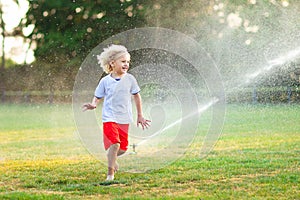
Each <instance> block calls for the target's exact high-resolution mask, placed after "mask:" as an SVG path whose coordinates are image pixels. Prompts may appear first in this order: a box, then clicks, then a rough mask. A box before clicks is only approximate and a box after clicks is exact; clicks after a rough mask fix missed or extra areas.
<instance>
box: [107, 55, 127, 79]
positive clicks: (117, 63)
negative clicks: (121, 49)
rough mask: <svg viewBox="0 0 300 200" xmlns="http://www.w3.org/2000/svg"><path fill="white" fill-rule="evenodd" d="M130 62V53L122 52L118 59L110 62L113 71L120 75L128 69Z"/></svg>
mask: <svg viewBox="0 0 300 200" xmlns="http://www.w3.org/2000/svg"><path fill="white" fill-rule="evenodd" d="M129 63H130V55H129V54H124V55H123V56H121V57H119V58H118V59H116V60H114V61H113V62H112V64H111V65H112V68H113V72H114V73H116V74H118V75H122V74H125V73H126V72H127V71H128V69H129Z"/></svg>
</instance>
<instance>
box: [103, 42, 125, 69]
mask: <svg viewBox="0 0 300 200" xmlns="http://www.w3.org/2000/svg"><path fill="white" fill-rule="evenodd" d="M124 54H129V53H128V51H127V48H126V47H124V46H122V45H116V44H112V45H110V46H108V47H107V48H104V49H103V52H102V53H101V54H100V55H97V60H98V64H100V66H101V67H102V68H103V70H104V71H105V72H106V73H111V72H112V71H113V68H112V66H111V65H110V62H112V61H114V60H116V59H118V58H119V57H121V56H122V55H124Z"/></svg>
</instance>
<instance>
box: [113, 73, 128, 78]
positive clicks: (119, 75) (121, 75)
mask: <svg viewBox="0 0 300 200" xmlns="http://www.w3.org/2000/svg"><path fill="white" fill-rule="evenodd" d="M124 75H125V73H124V74H118V73H116V72H112V73H111V77H113V78H114V79H119V78H122V77H123V76H124Z"/></svg>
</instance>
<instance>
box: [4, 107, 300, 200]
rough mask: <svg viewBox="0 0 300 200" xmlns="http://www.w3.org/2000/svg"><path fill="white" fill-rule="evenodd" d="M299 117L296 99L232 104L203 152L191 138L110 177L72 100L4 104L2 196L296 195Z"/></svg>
mask: <svg viewBox="0 0 300 200" xmlns="http://www.w3.org/2000/svg"><path fill="white" fill-rule="evenodd" d="M299 116H300V106H299V105H256V106H253V105H229V106H227V113H226V119H225V125H224V130H223V135H222V136H221V138H220V139H219V141H218V142H217V144H216V146H215V148H214V150H213V151H212V152H211V153H210V154H209V155H207V156H206V157H205V158H204V159H199V147H201V142H200V140H199V141H198V140H195V143H194V144H193V145H192V149H190V150H189V152H188V154H187V155H186V156H184V157H182V158H181V159H179V160H177V161H176V162H174V163H172V164H171V165H169V166H167V167H165V168H162V169H160V170H155V171H151V172H149V173H136V174H135V173H127V172H122V171H121V172H118V173H117V175H116V181H114V182H112V183H110V184H108V183H106V182H104V180H105V173H106V167H105V165H104V164H102V163H101V162H100V161H98V160H96V159H94V158H93V157H92V156H91V155H89V154H88V153H87V151H86V150H85V149H84V148H83V147H82V145H81V143H80V141H79V139H78V138H76V135H75V134H74V132H75V130H76V129H75V126H74V122H73V119H72V110H71V107H70V106H68V105H59V106H54V105H52V106H49V105H39V106H38V107H37V106H26V105H1V106H0V120H1V124H0V199H126V198H127V199H151V198H152V199H156V198H157V199H297V198H298V197H299V193H300V188H299V187H300V186H299V185H300V176H299V174H300V167H299V163H300V157H299V155H300V148H299V144H300V123H299ZM204 117H205V116H204ZM208 118H209V117H208ZM203 121H205V118H203ZM200 130H201V128H200ZM100 145H101V143H100Z"/></svg>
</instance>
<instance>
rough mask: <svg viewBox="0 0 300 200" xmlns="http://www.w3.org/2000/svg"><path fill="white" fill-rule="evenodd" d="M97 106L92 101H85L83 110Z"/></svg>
mask: <svg viewBox="0 0 300 200" xmlns="http://www.w3.org/2000/svg"><path fill="white" fill-rule="evenodd" d="M96 107H97V106H96V105H94V104H91V103H85V104H83V106H82V111H86V110H94V109H95V108H96Z"/></svg>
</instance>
